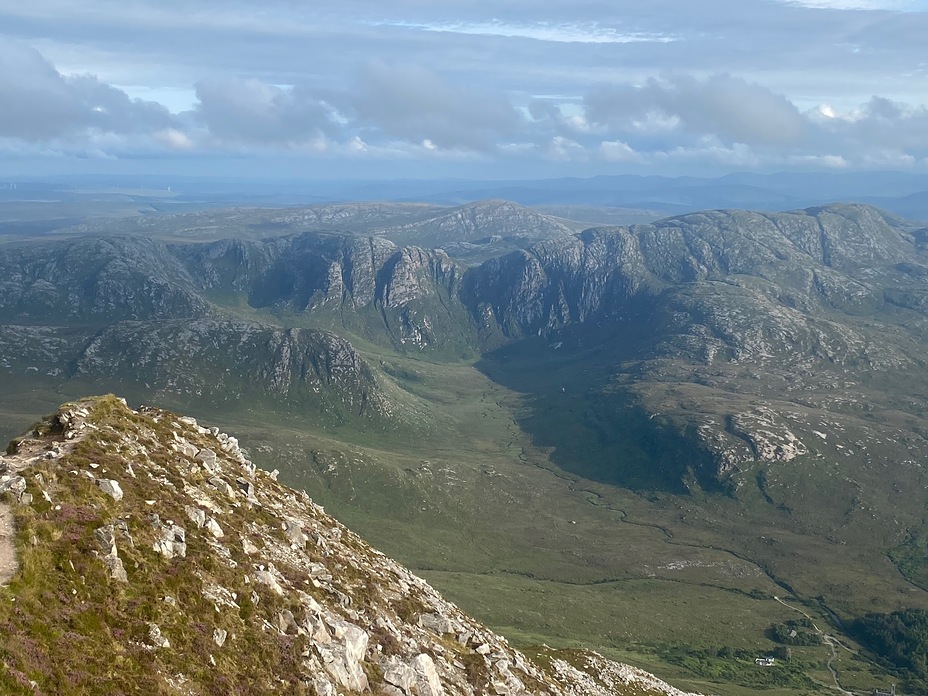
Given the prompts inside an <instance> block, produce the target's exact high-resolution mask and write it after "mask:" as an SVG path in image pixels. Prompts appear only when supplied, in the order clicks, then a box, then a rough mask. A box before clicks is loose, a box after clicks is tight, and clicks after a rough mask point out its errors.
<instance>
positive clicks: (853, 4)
mask: <svg viewBox="0 0 928 696" xmlns="http://www.w3.org/2000/svg"><path fill="white" fill-rule="evenodd" d="M781 1H782V2H785V3H786V4H789V5H801V6H802V7H810V8H815V9H825V10H888V11H895V12H923V11H925V10H926V9H928V7H926V3H925V2H924V0H781Z"/></svg>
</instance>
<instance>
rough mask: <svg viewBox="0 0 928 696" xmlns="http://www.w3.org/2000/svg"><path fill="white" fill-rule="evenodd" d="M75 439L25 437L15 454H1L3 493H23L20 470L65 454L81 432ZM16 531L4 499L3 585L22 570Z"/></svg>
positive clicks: (0, 516)
mask: <svg viewBox="0 0 928 696" xmlns="http://www.w3.org/2000/svg"><path fill="white" fill-rule="evenodd" d="M81 425H83V424H81ZM71 439H72V441H70V442H57V441H56V442H51V441H49V440H47V439H43V440H33V439H31V438H23V439H22V440H21V441H20V443H19V446H18V447H17V449H16V453H15V454H2V453H0V492H7V491H9V492H10V493H11V494H13V495H16V496H19V495H20V494H22V493H23V491H25V488H26V485H25V480H24V479H23V478H22V477H21V475H20V470H22V469H23V468H25V467H27V466H29V465H30V464H32V463H34V462H35V461H37V460H38V459H51V458H58V457H60V456H62V454H63V453H64V451H66V450H69V449H70V448H71V447H72V446H73V442H74V441H76V439H80V435H78V434H76V433H75V435H72V438H71ZM15 533H16V529H15V527H14V524H13V511H12V509H11V508H10V506H9V505H7V504H6V503H4V502H2V501H0V585H5V584H7V583H8V582H9V581H10V578H12V577H13V575H14V574H15V573H16V571H17V570H18V569H19V561H18V560H17V558H16V545H15V543H14V539H15Z"/></svg>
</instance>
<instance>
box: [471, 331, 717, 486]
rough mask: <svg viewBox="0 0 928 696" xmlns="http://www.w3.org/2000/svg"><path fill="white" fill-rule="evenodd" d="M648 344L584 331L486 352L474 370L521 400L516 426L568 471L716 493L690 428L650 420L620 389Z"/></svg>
mask: <svg viewBox="0 0 928 696" xmlns="http://www.w3.org/2000/svg"><path fill="white" fill-rule="evenodd" d="M646 340H647V339H646V338H645V337H641V336H637V337H636V336H630V335H627V334H626V335H621V334H612V335H609V336H607V337H603V336H599V337H595V341H594V336H593V335H591V334H590V333H589V332H585V333H584V334H582V335H581V334H577V333H572V334H569V335H563V336H560V337H558V338H556V339H551V338H549V339H539V338H531V339H525V340H523V341H520V342H518V343H515V344H512V345H509V346H507V347H505V348H501V349H499V350H496V351H493V352H492V353H488V354H486V355H485V356H484V358H483V359H482V360H480V361H479V362H478V363H477V367H478V369H480V370H481V371H482V372H483V373H484V374H486V375H487V376H488V377H489V378H490V379H492V380H493V381H494V382H496V383H497V384H500V385H502V386H505V387H507V388H508V389H511V390H513V391H515V392H517V393H519V394H521V395H523V408H522V409H520V411H519V413H518V415H517V417H516V420H517V423H518V425H519V426H520V428H521V429H522V430H523V431H524V432H526V433H527V434H528V435H529V436H530V437H531V438H532V442H533V444H534V445H536V446H537V447H539V448H545V449H548V450H549V451H550V455H549V456H550V458H551V460H552V461H553V462H554V463H555V464H556V465H557V466H558V467H560V468H561V469H562V470H564V471H565V472H569V473H571V474H574V475H577V476H580V477H583V478H585V479H589V480H591V481H597V482H600V483H605V484H610V485H614V486H619V487H622V488H627V489H630V490H633V491H636V492H666V493H675V494H684V493H688V492H691V491H693V490H694V488H698V489H701V490H703V491H712V492H720V491H722V490H723V487H722V485H721V484H720V482H719V481H718V479H717V478H716V477H715V476H714V473H713V472H714V469H715V467H714V462H713V458H712V455H711V454H710V453H709V452H707V451H706V450H705V449H704V448H702V447H701V446H700V445H699V443H698V440H697V438H696V433H695V430H692V431H681V430H680V429H679V428H677V427H676V426H674V425H672V424H670V423H667V422H664V421H662V420H661V419H660V418H659V417H655V415H654V414H651V413H649V412H648V411H646V410H645V409H644V408H643V407H642V405H641V404H640V402H639V401H638V399H637V398H636V397H635V395H634V394H633V393H632V392H630V391H629V390H628V388H627V387H626V386H624V384H628V383H629V382H630V381H633V379H634V372H635V370H636V366H635V360H634V358H635V356H640V355H642V352H641V351H642V348H643V347H644V344H645V342H646ZM558 344H560V345H558ZM622 378H626V379H622ZM628 378H631V379H628ZM623 383H624V384H623Z"/></svg>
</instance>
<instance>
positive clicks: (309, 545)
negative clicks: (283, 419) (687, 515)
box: [0, 396, 686, 696]
mask: <svg viewBox="0 0 928 696" xmlns="http://www.w3.org/2000/svg"><path fill="white" fill-rule="evenodd" d="M0 492H2V498H0V501H2V502H0V547H2V548H0V573H3V572H4V571H5V575H2V576H0V582H2V585H0V692H2V693H5V694H90V693H148V694H264V693H275V694H276V693H294V694H316V695H317V696H336V695H340V696H347V695H348V694H363V693H369V694H385V695H390V696H440V695H443V694H447V695H449V696H450V695H452V694H473V695H476V694H497V695H500V696H503V695H507V694H511V695H516V694H548V695H549V696H558V695H565V696H567V695H571V696H607V695H609V694H636V695H638V694H641V695H643V694H655V695H657V694H666V695H668V696H686V695H684V694H683V692H681V691H679V690H677V689H674V688H673V687H670V686H668V685H667V684H665V683H663V682H661V681H660V680H658V679H656V678H655V677H653V676H651V675H649V674H647V673H645V672H642V671H640V670H637V669H635V668H632V667H628V666H626V665H621V664H618V663H615V662H611V661H609V660H607V659H605V658H603V657H602V656H600V655H598V654H596V653H593V652H589V651H583V650H554V649H550V648H547V647H541V648H538V649H535V650H532V651H530V652H528V653H523V652H520V651H518V650H515V649H514V648H513V647H511V646H510V645H509V644H508V642H507V641H506V640H505V639H504V638H502V637H500V636H498V635H496V634H495V633H493V632H492V631H490V630H489V629H487V628H486V627H485V626H483V625H481V624H479V623H477V622H476V621H474V620H473V619H471V618H470V617H468V616H467V615H465V614H464V613H463V612H462V611H460V610H459V609H458V608H457V607H456V606H454V605H453V604H451V603H449V602H447V601H446V600H444V599H443V598H442V597H441V596H440V595H439V594H438V592H437V591H435V590H434V589H433V588H432V587H430V586H429V585H428V584H427V583H426V582H425V581H423V580H422V579H420V578H418V577H416V576H415V575H413V574H412V573H411V572H410V571H409V570H407V569H406V568H404V567H403V566H401V565H400V564H398V563H397V562H395V561H393V560H391V559H390V558H388V557H387V556H385V555H383V554H382V553H380V552H378V551H376V550H375V549H373V548H371V547H370V546H369V545H368V544H366V543H365V542H364V541H363V540H362V539H361V538H360V537H358V536H357V535H356V534H354V533H352V532H351V531H350V530H348V529H346V528H345V527H344V526H342V525H341V524H339V523H338V522H337V521H336V520H334V519H333V518H332V517H330V516H328V515H327V514H326V513H325V511H324V510H323V508H322V507H320V506H319V505H317V504H316V503H314V502H313V501H312V499H311V498H310V497H309V495H308V494H307V493H305V492H298V491H296V490H293V489H290V488H287V487H285V486H283V485H282V484H280V483H278V482H277V480H276V473H267V472H265V471H263V470H261V469H258V468H256V467H255V466H254V465H253V464H252V463H251V461H249V459H248V458H247V456H246V453H245V452H243V451H242V449H240V448H239V445H238V442H237V440H236V439H235V438H234V437H231V436H229V435H226V434H224V433H222V432H220V431H219V429H218V428H205V427H202V426H201V425H199V424H197V422H196V421H195V420H194V419H192V418H188V417H182V416H177V415H175V414H172V413H169V412H167V411H162V410H158V409H153V408H141V409H140V410H138V411H134V410H132V409H130V408H129V407H128V406H127V405H126V403H125V401H123V400H121V399H117V398H116V397H113V396H105V397H96V398H89V399H84V400H81V401H78V402H74V403H70V404H66V405H64V406H62V407H61V408H60V409H59V410H58V412H57V413H56V414H55V415H54V416H51V417H49V418H47V419H45V420H44V421H42V422H41V423H39V424H37V425H36V426H34V428H33V430H32V431H30V432H29V433H28V434H27V435H25V436H23V437H21V438H18V439H17V440H14V441H13V442H12V443H11V444H10V446H9V447H8V448H7V453H6V455H5V456H2V457H0ZM14 554H15V559H14V558H13V555H14ZM4 557H5V560H6V561H7V562H8V563H4Z"/></svg>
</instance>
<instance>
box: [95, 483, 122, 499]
mask: <svg viewBox="0 0 928 696" xmlns="http://www.w3.org/2000/svg"><path fill="white" fill-rule="evenodd" d="M97 486H99V487H100V490H101V491H103V492H104V493H106V494H107V495H108V496H110V497H111V498H112V499H113V500H122V488H120V487H119V482H118V481H114V480H113V479H97Z"/></svg>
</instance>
